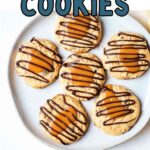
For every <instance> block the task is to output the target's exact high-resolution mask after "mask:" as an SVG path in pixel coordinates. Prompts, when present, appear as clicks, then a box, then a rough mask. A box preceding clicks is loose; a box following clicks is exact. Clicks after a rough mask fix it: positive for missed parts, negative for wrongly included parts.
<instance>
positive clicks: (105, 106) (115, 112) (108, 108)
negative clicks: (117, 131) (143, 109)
mask: <svg viewBox="0 0 150 150" xmlns="http://www.w3.org/2000/svg"><path fill="white" fill-rule="evenodd" d="M103 92H104V93H105V94H106V95H105V96H104V99H102V100H100V101H98V102H97V103H96V106H97V107H101V110H100V111H98V112H97V113H96V116H97V117H102V116H106V117H109V118H110V119H107V120H105V121H104V122H103V125H104V126H110V125H116V124H125V123H129V122H131V121H134V120H136V118H134V119H131V120H126V121H118V120H117V119H119V118H120V117H125V116H127V115H130V114H132V113H134V110H133V109H131V108H129V106H131V105H134V104H135V101H134V100H133V99H130V98H129V97H130V96H131V94H130V93H129V92H115V91H114V90H113V89H112V87H109V86H106V87H104V88H103V89H102V93H103ZM107 94H108V95H107ZM119 97H120V98H121V97H124V100H119Z"/></svg>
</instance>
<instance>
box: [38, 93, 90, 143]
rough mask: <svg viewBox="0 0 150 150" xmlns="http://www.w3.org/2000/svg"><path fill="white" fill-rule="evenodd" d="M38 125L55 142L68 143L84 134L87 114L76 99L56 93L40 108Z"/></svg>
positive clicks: (86, 125) (86, 126)
mask: <svg viewBox="0 0 150 150" xmlns="http://www.w3.org/2000/svg"><path fill="white" fill-rule="evenodd" d="M40 125H41V127H42V128H43V129H44V131H45V133H46V134H47V135H48V136H49V137H50V138H51V139H53V140H54V141H55V142H57V143H61V144H64V145H68V144H72V143H74V142H75V141H77V140H79V139H80V138H81V137H82V136H83V135H84V134H85V132H86V131H87V128H88V116H87V113H86V111H85V109H84V108H83V106H82V104H81V103H80V102H79V101H78V100H76V99H74V98H72V97H70V96H67V95H63V94H58V95H56V96H55V97H53V98H52V99H51V100H47V102H46V104H45V105H44V106H42V107H41V108H40Z"/></svg>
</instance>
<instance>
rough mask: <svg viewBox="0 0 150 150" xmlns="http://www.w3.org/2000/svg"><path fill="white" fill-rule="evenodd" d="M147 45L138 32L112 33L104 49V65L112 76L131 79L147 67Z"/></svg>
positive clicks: (149, 54) (149, 53) (141, 73)
mask: <svg viewBox="0 0 150 150" xmlns="http://www.w3.org/2000/svg"><path fill="white" fill-rule="evenodd" d="M149 56H150V52H149V47H148V44H147V41H146V39H145V38H144V37H143V36H142V35H139V34H135V33H130V32H120V33H118V34H116V35H114V36H113V37H112V38H111V39H110V41H109V42H108V44H107V46H106V48H105V49H104V56H103V62H104V67H105V68H106V69H107V70H109V72H110V74H111V75H112V76H113V77H114V78H118V79H133V78H138V77H140V76H142V75H143V74H144V73H145V72H146V71H147V70H148V68H149Z"/></svg>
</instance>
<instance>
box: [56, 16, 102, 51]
mask: <svg viewBox="0 0 150 150" xmlns="http://www.w3.org/2000/svg"><path fill="white" fill-rule="evenodd" d="M56 39H57V40H58V42H59V43H60V45H61V46H62V47H63V48H64V49H66V50H69V51H72V52H74V53H81V52H82V53H83V52H88V51H89V50H91V49H93V48H95V47H97V46H98V45H99V43H100V41H101V39H102V24H101V21H100V20H99V18H98V17H93V16H83V15H82V14H80V16H77V17H74V16H73V15H72V14H69V15H67V16H65V17H60V18H59V21H58V25H57V28H56Z"/></svg>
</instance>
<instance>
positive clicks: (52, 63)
mask: <svg viewBox="0 0 150 150" xmlns="http://www.w3.org/2000/svg"><path fill="white" fill-rule="evenodd" d="M61 64H62V61H61V57H60V55H59V54H58V51H57V47H56V46H55V45H54V44H53V43H52V42H50V41H48V40H46V39H36V38H33V39H32V40H31V41H30V42H28V43H25V44H23V45H22V46H20V48H19V50H18V51H17V56H16V70H17V73H18V75H19V76H21V77H23V78H24V80H25V81H26V82H27V84H28V85H30V86H31V87H33V88H43V87H46V86H48V85H49V84H51V83H52V82H53V81H55V80H56V79H57V77H58V74H59V69H60V67H61Z"/></svg>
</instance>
